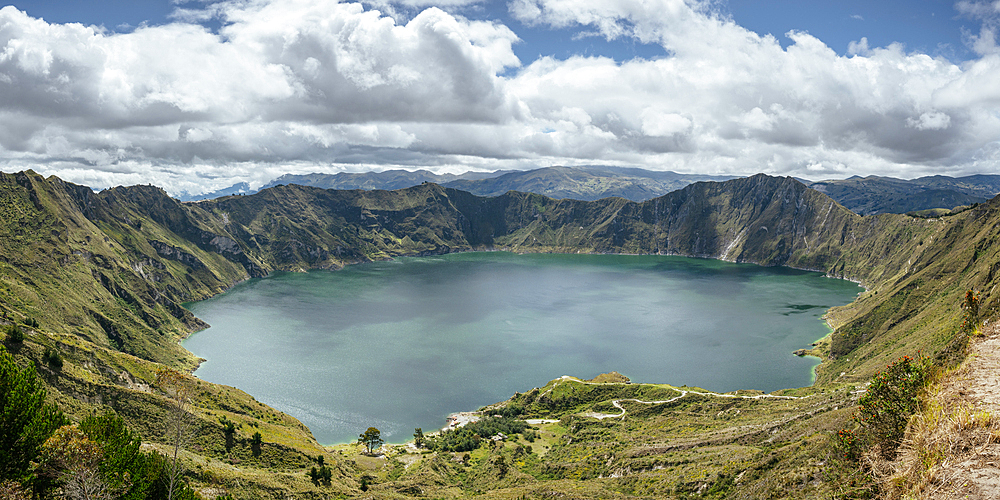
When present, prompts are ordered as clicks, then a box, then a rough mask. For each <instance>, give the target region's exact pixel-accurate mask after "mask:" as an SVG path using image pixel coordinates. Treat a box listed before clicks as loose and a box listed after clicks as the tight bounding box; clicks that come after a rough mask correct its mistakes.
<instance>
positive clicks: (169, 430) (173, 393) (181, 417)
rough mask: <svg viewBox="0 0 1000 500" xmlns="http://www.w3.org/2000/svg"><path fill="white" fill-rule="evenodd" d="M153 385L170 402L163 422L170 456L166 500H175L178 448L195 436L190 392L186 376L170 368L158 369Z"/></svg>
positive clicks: (178, 465) (179, 467) (178, 470)
mask: <svg viewBox="0 0 1000 500" xmlns="http://www.w3.org/2000/svg"><path fill="white" fill-rule="evenodd" d="M156 385H157V386H159V387H160V389H161V390H162V391H163V392H164V393H165V394H166V395H167V397H168V400H169V402H170V406H169V412H168V415H167V418H166V421H165V426H166V429H165V434H166V437H167V442H168V443H170V444H171V446H172V452H173V453H172V456H171V457H169V458H168V460H169V463H168V468H167V500H174V494H175V493H176V492H177V490H178V488H179V486H180V475H181V466H180V461H179V460H178V458H179V457H178V455H179V454H180V450H181V448H183V447H184V445H186V444H187V443H188V441H190V440H191V437H192V436H193V435H194V424H193V423H192V422H191V414H190V413H188V406H189V405H190V403H191V394H192V392H193V389H192V387H191V383H190V381H189V380H188V379H187V377H185V376H184V375H182V374H181V373H180V372H178V371H176V370H171V369H169V368H167V369H164V370H161V371H160V372H159V373H158V374H157V375H156Z"/></svg>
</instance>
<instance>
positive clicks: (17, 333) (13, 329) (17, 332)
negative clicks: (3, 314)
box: [7, 325, 24, 344]
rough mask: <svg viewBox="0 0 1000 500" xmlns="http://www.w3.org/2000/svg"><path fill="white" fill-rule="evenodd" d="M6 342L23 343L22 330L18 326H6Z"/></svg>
mask: <svg viewBox="0 0 1000 500" xmlns="http://www.w3.org/2000/svg"><path fill="white" fill-rule="evenodd" d="M7 342H12V343H17V344H19V343H21V342H24V330H21V327H20V326H18V325H7Z"/></svg>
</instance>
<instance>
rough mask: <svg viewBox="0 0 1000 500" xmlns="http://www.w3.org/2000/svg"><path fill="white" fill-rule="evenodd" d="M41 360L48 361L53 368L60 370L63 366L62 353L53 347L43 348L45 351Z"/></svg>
mask: <svg viewBox="0 0 1000 500" xmlns="http://www.w3.org/2000/svg"><path fill="white" fill-rule="evenodd" d="M42 360H44V361H45V362H46V363H48V365H49V366H50V367H52V369H54V370H61V369H62V367H63V358H62V355H61V354H59V351H57V350H55V349H48V348H47V349H45V352H44V353H43V354H42Z"/></svg>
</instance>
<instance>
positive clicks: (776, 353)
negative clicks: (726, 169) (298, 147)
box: [184, 252, 861, 444]
mask: <svg viewBox="0 0 1000 500" xmlns="http://www.w3.org/2000/svg"><path fill="white" fill-rule="evenodd" d="M860 291H861V288H860V287H859V286H858V285H856V284H854V283H851V282H848V281H843V280H836V279H830V278H825V277H823V275H822V274H820V273H815V272H807V271H798V270H794V269H788V268H773V267H772V268H766V267H760V266H755V265H749V264H732V263H727V262H721V261H716V260H707V259H693V258H684V257H668V256H622V255H551V254H544V255H514V254H509V253H501V252H489V253H461V254H451V255H446V256H440V257H421V258H416V257H414V258H401V259H398V260H395V261H389V262H377V263H370V264H362V265H355V266H349V267H347V268H346V269H343V270H341V271H314V272H309V273H276V274H274V275H272V276H269V277H267V278H264V279H254V280H250V281H247V282H245V283H242V284H240V285H238V286H236V287H234V288H233V289H232V290H230V291H229V292H226V293H224V294H221V295H219V296H216V297H214V298H212V299H209V300H205V301H202V302H198V303H193V304H188V305H187V307H188V308H189V309H190V310H191V311H192V312H193V313H194V314H195V315H196V316H198V317H199V318H201V319H203V320H205V321H207V322H208V323H209V324H211V325H212V327H211V328H209V329H207V330H204V331H201V332H198V333H196V334H194V335H192V336H191V337H190V338H188V339H187V340H186V341H185V342H184V346H185V347H186V348H187V349H189V350H190V351H191V352H193V353H195V354H196V355H198V356H201V357H203V358H206V359H207V361H206V362H205V363H203V364H202V365H201V367H200V368H199V369H198V370H197V372H195V375H197V376H198V377H200V378H202V379H204V380H208V381H211V382H216V383H221V384H226V385H232V386H235V387H238V388H240V389H243V390H245V391H246V392H248V393H250V394H252V395H253V396H254V397H256V398H257V399H258V400H259V401H262V402H264V403H266V404H268V405H270V406H272V407H274V408H277V409H279V410H281V411H284V412H286V413H289V414H291V415H293V416H295V417H297V418H298V419H299V420H301V421H302V422H303V423H304V424H306V425H307V426H309V428H310V429H311V430H312V432H313V434H314V435H315V436H316V438H317V439H318V440H319V441H320V442H321V443H324V444H332V443H338V442H348V441H354V440H356V439H357V436H358V434H359V433H361V432H363V431H364V430H365V429H367V428H368V427H369V426H375V427H378V428H379V429H380V430H381V431H382V436H383V438H385V439H386V440H387V441H388V442H402V441H405V440H406V439H409V438H410V437H411V434H412V433H413V429H414V427H422V428H423V429H424V430H433V429H437V428H440V427H442V426H443V425H444V424H445V417H446V416H447V415H448V414H449V413H451V412H455V411H469V410H476V409H478V408H479V407H481V406H484V405H487V404H491V403H495V402H498V401H502V400H504V399H507V398H508V397H510V396H511V395H512V394H513V393H514V392H516V391H520V392H525V391H528V390H530V389H531V388H533V387H540V386H542V385H544V384H545V383H546V382H548V381H549V380H551V379H554V378H557V377H559V376H562V375H573V376H577V377H581V378H591V377H594V376H596V375H598V374H600V373H605V372H609V371H612V370H617V371H619V372H621V373H623V374H625V375H627V376H629V377H630V378H632V380H633V381H636V382H659V383H669V384H674V385H689V386H698V387H703V388H705V389H709V390H713V391H731V390H736V389H759V390H763V391H768V392H770V391H774V390H777V389H783V388H789V387H801V386H805V385H809V384H810V383H811V382H812V369H813V368H814V367H815V365H816V364H817V363H818V360H816V359H814V358H799V357H797V356H795V355H794V354H792V351H794V350H796V349H800V348H804V347H809V344H810V343H811V342H814V341H815V340H817V339H819V338H821V337H823V336H825V335H826V334H827V333H828V332H829V329H828V327H827V326H826V324H825V323H824V322H823V321H822V320H821V319H820V317H821V316H822V315H823V314H824V313H825V312H826V310H827V309H828V308H830V307H833V306H836V305H842V304H846V303H848V302H850V301H852V300H853V299H854V298H855V297H856V296H857V294H858V293H859V292H860Z"/></svg>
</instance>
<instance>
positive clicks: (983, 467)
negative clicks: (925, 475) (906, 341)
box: [922, 322, 1000, 500]
mask: <svg viewBox="0 0 1000 500" xmlns="http://www.w3.org/2000/svg"><path fill="white" fill-rule="evenodd" d="M983 333H984V334H985V337H984V338H981V339H975V340H973V341H972V343H971V345H970V346H969V350H970V353H969V357H968V359H967V361H966V363H965V365H964V366H963V367H962V368H961V369H959V370H958V371H956V372H955V373H954V374H952V375H951V376H949V377H948V379H947V380H946V381H945V382H944V383H943V387H942V393H943V395H944V396H945V397H946V398H947V399H948V400H949V401H950V402H951V403H952V404H954V407H955V408H961V407H966V408H970V407H971V408H972V413H976V412H989V413H991V414H992V415H993V418H994V419H995V420H996V419H1000V322H995V323H994V324H991V325H989V326H988V327H984V328H983ZM995 425H996V424H994V426H995ZM993 434H994V436H995V435H996V431H993ZM996 441H997V439H996V438H995V437H990V438H987V439H985V440H983V439H982V438H980V439H977V440H974V441H973V442H971V443H968V445H967V446H962V447H958V448H959V449H958V450H957V451H956V452H953V453H952V454H950V455H949V456H948V457H947V459H945V461H944V463H943V464H942V466H941V468H940V469H939V470H938V471H937V472H936V473H935V480H934V482H933V483H932V485H931V486H930V488H928V489H927V490H925V491H924V492H922V498H933V499H945V500H951V499H959V498H961V499H987V498H989V499H994V498H1000V442H996Z"/></svg>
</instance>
